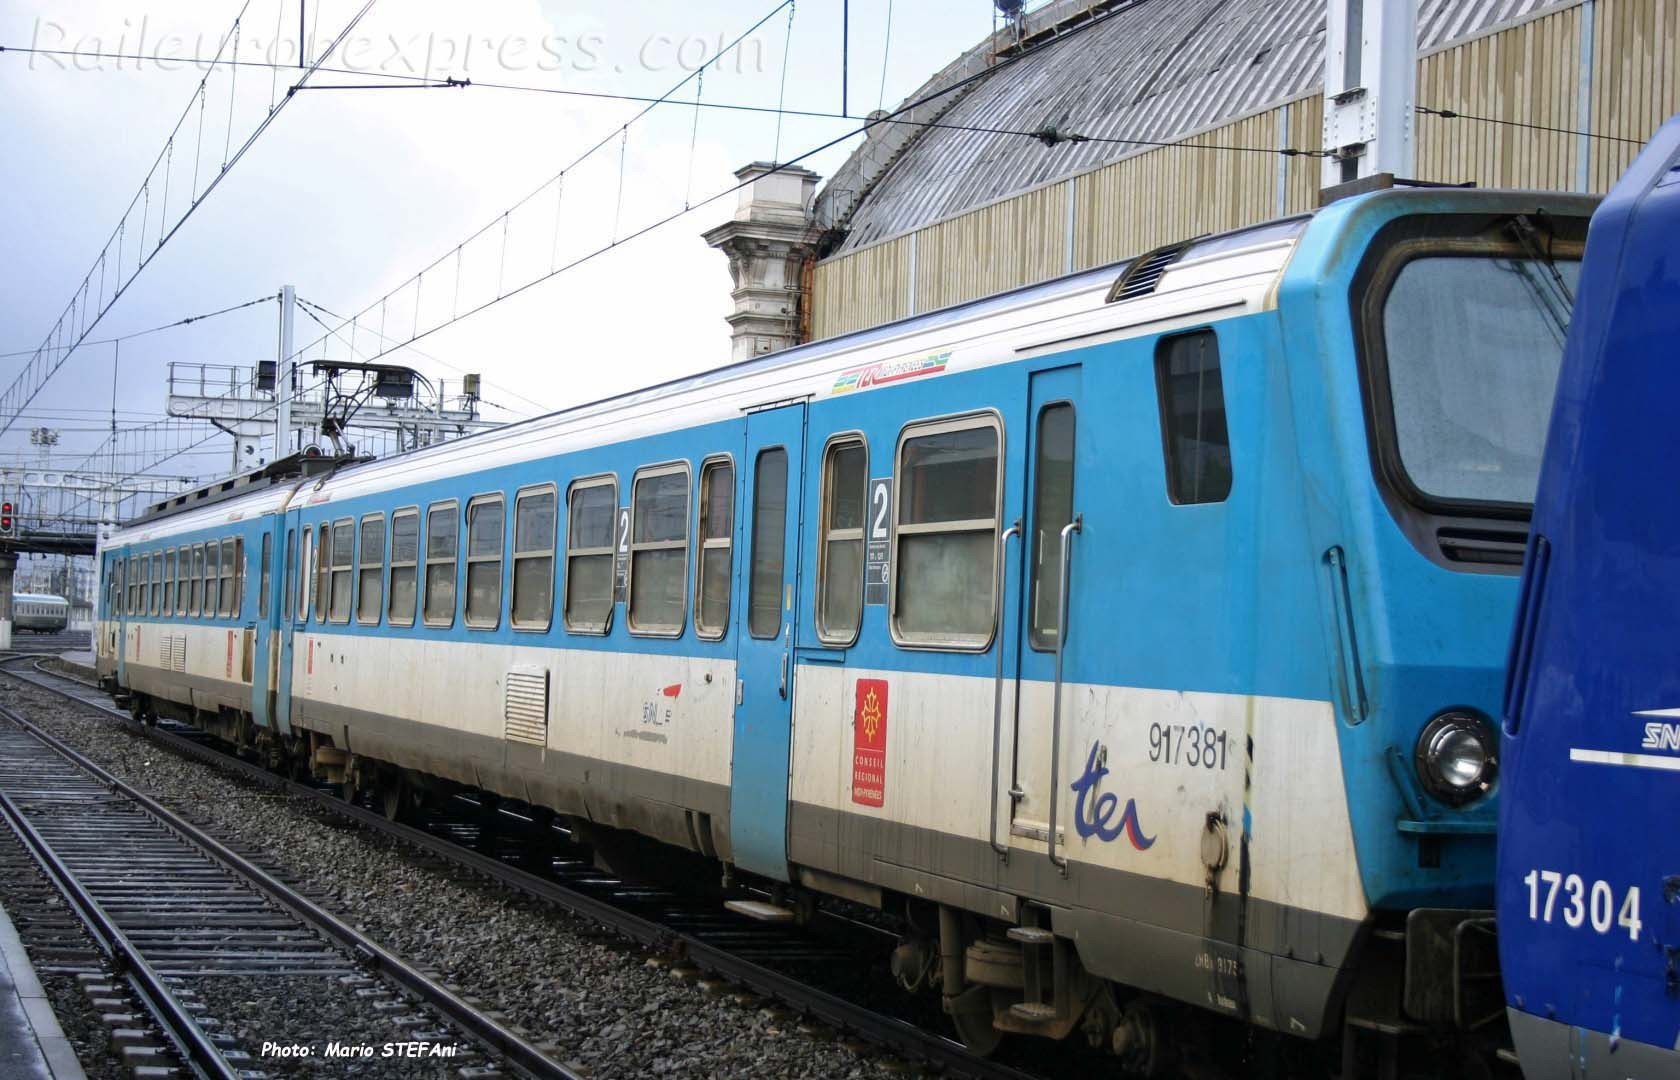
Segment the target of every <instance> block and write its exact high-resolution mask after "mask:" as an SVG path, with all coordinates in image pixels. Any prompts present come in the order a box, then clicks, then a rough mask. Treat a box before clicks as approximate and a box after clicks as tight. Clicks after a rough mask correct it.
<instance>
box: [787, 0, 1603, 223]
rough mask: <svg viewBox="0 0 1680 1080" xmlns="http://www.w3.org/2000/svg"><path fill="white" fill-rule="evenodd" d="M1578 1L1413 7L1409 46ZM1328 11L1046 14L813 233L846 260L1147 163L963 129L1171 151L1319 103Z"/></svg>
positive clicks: (1277, 7)
mask: <svg viewBox="0 0 1680 1080" xmlns="http://www.w3.org/2000/svg"><path fill="white" fill-rule="evenodd" d="M970 2H974V3H978V2H981V0H970ZM1578 2H1579V0H1420V3H1419V12H1418V48H1419V51H1420V52H1427V51H1432V50H1434V49H1437V48H1441V47H1444V46H1447V45H1451V44H1455V43H1458V42H1462V41H1464V40H1465V39H1468V38H1471V37H1476V36H1479V35H1482V34H1484V33H1488V32H1491V31H1493V30H1496V29H1502V28H1504V27H1507V26H1510V25H1511V24H1513V23H1516V22H1519V21H1522V20H1525V19H1528V18H1532V17H1536V16H1539V15H1542V14H1546V13H1549V12H1551V11H1556V10H1558V9H1560V8H1564V7H1569V6H1571V5H1572V4H1575V3H1578ZM1325 11H1326V0H1116V2H1109V3H1093V2H1092V0H1052V2H1051V3H1048V4H1045V5H1044V6H1042V7H1040V8H1038V9H1037V10H1035V11H1033V12H1031V13H1029V14H1028V15H1026V16H1025V17H1024V19H1023V21H1022V24H1021V26H1020V29H1019V33H1018V34H1017V30H1016V29H1015V28H1013V27H1010V28H1008V29H1004V30H1000V31H999V33H998V34H997V35H996V36H991V37H988V38H986V39H985V40H984V41H982V42H980V43H979V44H978V45H976V46H975V47H974V48H973V49H970V50H969V51H968V52H967V53H965V54H964V55H963V56H961V57H959V58H958V59H957V60H956V61H955V62H953V63H952V64H950V65H949V66H947V67H946V68H945V69H944V70H943V71H940V72H939V73H938V74H936V75H934V76H933V77H932V78H931V79H929V80H928V81H927V82H926V83H925V84H923V85H922V86H921V87H920V88H919V89H917V91H916V92H915V93H914V94H912V95H910V97H909V98H907V99H906V102H905V103H906V104H907V103H910V102H915V101H919V100H921V99H923V98H926V97H928V96H929V95H931V94H935V93H937V92H938V91H939V90H940V89H941V88H943V87H948V86H951V85H953V84H955V83H957V82H959V81H961V80H962V79H965V78H968V77H969V76H972V75H974V74H976V73H978V72H980V71H983V70H985V69H986V68H987V67H988V66H989V65H996V64H997V63H998V62H999V61H1000V60H1004V59H1007V58H1008V57H1009V56H1010V55H1011V54H1013V53H1016V52H1019V51H1027V52H1028V53H1029V55H1025V56H1023V57H1022V58H1021V59H1020V60H1018V61H1016V62H1014V63H1009V64H1007V65H1004V66H1002V67H1001V69H1000V70H998V71H996V72H995V73H994V74H992V75H990V76H987V77H985V78H983V79H979V80H977V81H976V82H975V83H974V84H972V85H970V86H968V87H966V88H964V89H962V90H958V91H955V92H953V93H951V94H947V95H944V96H942V97H940V98H938V99H936V100H934V101H931V102H929V103H927V104H926V105H923V106H920V107H918V108H917V109H916V110H914V111H913V112H910V113H906V114H904V116H905V118H906V119H914V120H918V121H924V122H926V121H936V122H937V123H939V124H941V125H948V126H942V127H925V126H916V125H911V124H883V125H881V126H880V127H878V128H876V129H874V130H873V131H872V132H871V134H870V136H869V137H868V138H867V139H866V140H865V142H864V143H863V145H861V146H860V147H859V148H858V149H857V150H856V151H854V152H853V154H852V156H851V157H850V158H849V159H848V160H847V161H846V163H845V164H844V165H842V166H841V168H840V169H839V170H837V171H836V173H835V174H834V176H833V177H832V178H831V179H830V180H829V182H828V183H827V184H826V185H825V186H824V188H823V190H822V191H821V192H820V193H819V195H818V197H817V202H816V206H815V218H816V221H817V223H818V224H819V225H821V226H824V227H826V228H830V229H833V230H835V231H836V235H840V234H843V239H841V240H840V242H839V244H838V246H837V247H836V248H835V251H834V253H842V252H845V251H847V250H850V249H853V248H857V247H862V246H865V245H868V244H871V243H874V242H876V241H878V240H882V239H885V238H887V237H890V236H895V235H897V234H899V233H903V232H906V231H908V230H910V229H914V228H918V227H920V226H923V225H926V224H929V223H930V222H934V221H939V220H942V219H944V218H948V217H952V216H954V215H957V214H960V213H962V212H964V211H966V210H971V209H975V208H977V207H980V206H984V205H986V204H988V203H991V202H994V201H996V200H998V199H1001V198H1004V197H1006V196H1009V195H1012V194H1014V193H1016V192H1019V191H1023V190H1026V189H1028V188H1032V187H1036V186H1039V185H1041V184H1044V183H1047V182H1050V181H1053V180H1058V179H1061V178H1063V177H1067V176H1071V175H1074V174H1076V173H1081V172H1086V171H1088V170H1090V169H1094V168H1097V167H1099V166H1102V165H1105V164H1107V163H1109V162H1111V161H1114V160H1116V159H1119V158H1122V157H1125V156H1127V155H1129V154H1132V153H1136V152H1139V151H1141V150H1144V149H1147V147H1144V146H1138V145H1135V144H1126V143H1116V142H1096V141H1092V142H1083V143H1066V142H1063V143H1056V144H1055V145H1050V146H1046V145H1045V144H1044V143H1042V142H1040V141H1039V140H1036V139H1032V138H1025V137H1022V136H1020V135H1009V134H998V133H996V132H995V131H991V132H988V131H975V130H963V129H971V128H990V129H1005V130H1008V131H1023V130H1024V131H1041V130H1044V129H1046V128H1055V129H1056V130H1059V131H1061V132H1064V133H1069V132H1072V133H1077V134H1080V135H1085V136H1089V137H1092V138H1093V139H1123V138H1128V137H1130V138H1137V139H1148V140H1159V141H1175V140H1178V139H1182V138H1186V137H1189V136H1191V135H1194V134H1196V133H1198V132H1200V131H1202V130H1205V129H1207V128H1210V127H1215V126H1218V125H1221V124H1224V123H1228V122H1230V121H1232V120H1235V119H1238V118H1240V117H1242V116H1245V115H1247V114H1249V113H1253V112H1256V111H1259V110H1261V109H1266V108H1272V107H1275V106H1277V105H1280V104H1282V103H1284V102H1287V101H1291V100H1294V99H1296V98H1300V97H1305V96H1309V95H1312V94H1315V93H1318V92H1321V91H1322V88H1323V83H1324V34H1325V17H1326V16H1325ZM1057 37H1060V38H1062V39H1063V40H1061V41H1059V42H1056V43H1054V44H1049V45H1048V47H1044V48H1037V49H1035V46H1040V45H1045V44H1047V43H1049V42H1051V41H1052V40H1053V39H1055V38H1057ZM1317 148H1318V147H1316V146H1313V147H1302V148H1301V149H1317Z"/></svg>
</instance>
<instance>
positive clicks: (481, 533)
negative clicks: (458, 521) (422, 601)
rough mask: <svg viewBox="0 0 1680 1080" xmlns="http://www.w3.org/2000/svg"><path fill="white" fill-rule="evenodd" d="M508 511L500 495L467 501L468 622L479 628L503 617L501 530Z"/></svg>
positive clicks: (471, 625)
mask: <svg viewBox="0 0 1680 1080" xmlns="http://www.w3.org/2000/svg"><path fill="white" fill-rule="evenodd" d="M506 517H507V511H506V508H505V507H504V505H503V503H502V497H501V496H500V495H480V496H478V497H476V498H474V499H472V500H471V501H469V502H468V503H467V603H466V618H467V625H468V626H470V627H473V628H474V629H478V630H488V629H492V628H494V627H495V626H496V625H497V624H498V623H500V622H501V621H502V531H503V526H504V524H505V519H506Z"/></svg>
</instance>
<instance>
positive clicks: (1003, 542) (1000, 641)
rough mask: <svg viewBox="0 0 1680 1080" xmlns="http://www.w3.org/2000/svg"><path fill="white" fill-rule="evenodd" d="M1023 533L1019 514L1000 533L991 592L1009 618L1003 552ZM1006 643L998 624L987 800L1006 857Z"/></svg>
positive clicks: (994, 836) (997, 846)
mask: <svg viewBox="0 0 1680 1080" xmlns="http://www.w3.org/2000/svg"><path fill="white" fill-rule="evenodd" d="M1020 535H1021V519H1020V518H1016V519H1015V522H1014V524H1012V525H1010V526H1009V528H1007V529H1005V530H1003V535H1002V536H1000V537H998V550H997V586H996V588H995V590H994V592H993V593H992V595H993V597H994V598H995V599H994V601H993V602H994V603H996V604H997V606H998V610H999V611H1000V612H1003V613H1004V615H1003V617H1004V618H1008V617H1009V616H1008V612H1009V608H1008V607H1007V606H1006V605H1005V604H1004V602H1003V586H1004V584H1005V582H1007V581H1008V574H1009V564H1008V562H1007V560H1006V559H1005V558H1004V556H1005V555H1006V554H1007V553H1008V551H1009V538H1010V537H1012V536H1014V537H1018V536H1020ZM1003 647H1004V635H1003V633H1002V628H1001V627H1000V628H999V633H998V636H997V651H998V653H997V676H996V679H995V683H994V686H993V690H992V801H991V802H989V803H987V805H988V806H990V807H991V810H992V850H993V851H995V852H997V853H998V854H999V855H1002V856H1004V857H1005V858H1007V857H1008V856H1009V846H1008V845H1007V844H1000V843H998V838H997V831H998V830H997V789H998V759H999V757H1000V756H1001V755H1000V746H1001V743H1002V738H1003Z"/></svg>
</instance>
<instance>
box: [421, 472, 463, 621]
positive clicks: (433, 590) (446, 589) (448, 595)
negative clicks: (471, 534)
mask: <svg viewBox="0 0 1680 1080" xmlns="http://www.w3.org/2000/svg"><path fill="white" fill-rule="evenodd" d="M460 540H461V523H460V521H459V519H458V518H457V517H456V509H455V500H454V499H451V500H449V501H448V502H441V503H433V504H432V505H431V506H430V507H428V508H427V510H426V593H425V597H426V598H425V600H424V601H423V603H422V606H421V615H422V616H423V617H424V618H425V620H426V625H427V626H449V625H451V624H452V623H454V621H455V562H456V556H457V553H458V550H459V548H460Z"/></svg>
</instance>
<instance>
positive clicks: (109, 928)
mask: <svg viewBox="0 0 1680 1080" xmlns="http://www.w3.org/2000/svg"><path fill="white" fill-rule="evenodd" d="M0 714H3V715H5V716H6V718H7V719H9V720H11V721H13V722H14V723H19V722H20V719H19V718H18V717H17V716H16V715H15V714H14V713H12V712H11V710H9V709H5V708H3V707H0ZM21 724H22V726H23V728H24V730H26V731H29V732H30V734H38V733H37V732H35V731H33V730H32V729H31V728H32V726H31V725H30V724H29V723H28V722H27V721H21ZM0 811H3V812H4V814H5V818H6V822H7V824H9V825H10V826H11V827H12V830H13V831H14V832H16V833H17V835H18V838H19V839H20V840H22V841H23V844H24V846H25V847H26V848H28V849H29V854H30V856H31V857H32V858H33V859H34V860H35V862H36V863H37V864H38V865H39V866H40V867H41V869H42V870H43V871H45V872H46V874H47V876H48V877H49V878H51V879H52V882H53V885H54V886H56V887H57V888H58V891H59V892H61V893H63V894H64V896H65V898H66V899H67V900H69V901H70V905H71V907H73V908H74V909H75V911H76V915H77V916H78V917H79V918H80V919H81V921H82V924H83V925H84V926H86V927H87V928H88V932H89V933H91V934H92V935H93V939H94V941H95V942H96V943H97V944H98V945H99V949H100V951H101V952H103V953H105V955H106V956H108V957H109V958H110V961H111V966H112V968H113V969H114V970H115V971H116V972H117V973H118V974H119V975H121V976H122V977H123V978H125V979H126V980H127V981H128V984H129V986H130V987H131V988H132V989H133V990H134V993H135V996H136V997H138V998H139V999H140V1003H141V1004H142V1005H144V1006H145V1008H146V1011H147V1012H149V1013H151V1014H152V1016H153V1018H154V1019H156V1020H157V1022H158V1026H159V1027H160V1028H161V1029H162V1031H163V1034H164V1036H165V1037H166V1038H168V1039H169V1041H170V1042H171V1043H173V1044H174V1046H175V1049H176V1051H177V1052H178V1053H180V1055H181V1058H182V1060H183V1061H184V1062H185V1063H186V1064H187V1065H188V1067H189V1068H191V1069H192V1070H193V1071H194V1072H195V1073H196V1074H197V1075H199V1076H202V1077H206V1078H213V1080H239V1075H240V1074H239V1072H238V1070H236V1069H234V1068H233V1067H232V1066H231V1065H229V1064H228V1063H227V1060H226V1059H225V1058H223V1057H222V1054H221V1051H220V1050H218V1049H217V1048H216V1044H215V1043H214V1042H212V1041H211V1040H210V1036H208V1035H207V1034H205V1032H204V1029H203V1028H201V1027H199V1026H198V1024H197V1023H195V1022H194V1021H193V1018H192V1014H191V1013H189V1012H188V1011H187V1008H186V1006H185V1005H183V1004H181V1001H180V999H178V998H177V997H176V996H175V995H174V994H173V993H172V992H170V989H169V985H168V984H167V983H165V982H164V981H163V976H161V975H159V974H158V972H157V969H156V968H154V967H152V965H151V964H150V963H149V962H147V960H146V958H145V956H144V955H142V954H141V952H140V950H139V948H137V947H136V946H135V945H134V943H133V942H132V941H130V940H129V938H128V935H127V934H125V933H123V931H122V928H121V927H119V926H118V925H117V923H116V920H115V919H113V918H112V917H111V916H110V915H109V914H108V913H107V912H106V911H105V909H104V907H103V906H101V905H100V903H99V901H98V900H95V899H94V898H93V896H92V895H91V894H90V893H89V892H88V891H87V889H86V888H84V887H83V885H82V883H81V882H80V881H79V880H77V878H76V875H75V874H74V873H73V872H72V871H71V870H70V868H69V867H68V866H66V865H64V860H62V859H61V858H59V855H58V853H57V852H56V851H54V850H53V849H52V846H51V845H50V844H48V843H47V842H46V840H45V839H44V838H43V837H42V836H41V834H40V833H39V832H37V831H36V829H35V826H34V825H32V824H31V823H30V821H29V819H28V818H27V817H25V816H24V813H23V811H22V810H20V809H19V808H18V805H17V803H15V802H13V801H12V797H11V796H10V795H7V794H6V793H5V792H4V791H0Z"/></svg>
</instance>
